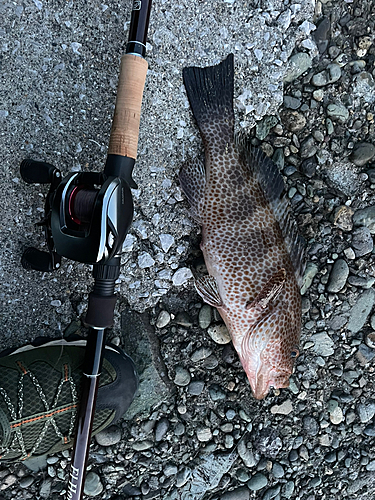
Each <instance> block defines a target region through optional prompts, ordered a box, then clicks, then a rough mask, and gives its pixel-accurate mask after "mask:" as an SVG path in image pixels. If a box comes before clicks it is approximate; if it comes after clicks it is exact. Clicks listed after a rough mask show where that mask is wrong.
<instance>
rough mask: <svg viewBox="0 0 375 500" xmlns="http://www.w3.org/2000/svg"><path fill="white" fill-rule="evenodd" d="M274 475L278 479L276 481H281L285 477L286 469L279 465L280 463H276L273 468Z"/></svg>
mask: <svg viewBox="0 0 375 500" xmlns="http://www.w3.org/2000/svg"><path fill="white" fill-rule="evenodd" d="M272 475H273V476H274V477H275V478H276V479H281V478H282V477H284V476H285V471H284V468H283V466H282V465H281V464H279V463H278V462H275V463H274V464H273V466H272Z"/></svg>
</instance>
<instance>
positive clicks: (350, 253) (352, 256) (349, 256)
mask: <svg viewBox="0 0 375 500" xmlns="http://www.w3.org/2000/svg"><path fill="white" fill-rule="evenodd" d="M344 255H345V257H346V258H347V259H348V260H354V259H355V251H354V250H353V249H352V248H351V247H349V248H345V250H344Z"/></svg>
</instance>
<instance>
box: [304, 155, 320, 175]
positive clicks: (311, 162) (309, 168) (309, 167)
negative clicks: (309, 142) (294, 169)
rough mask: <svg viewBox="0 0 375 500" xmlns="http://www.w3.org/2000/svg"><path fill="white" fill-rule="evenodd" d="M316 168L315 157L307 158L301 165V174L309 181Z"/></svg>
mask: <svg viewBox="0 0 375 500" xmlns="http://www.w3.org/2000/svg"><path fill="white" fill-rule="evenodd" d="M316 166H317V162H316V159H315V157H311V158H307V159H306V160H303V162H302V163H301V172H302V173H303V174H304V175H306V177H308V178H309V179H311V178H312V177H314V175H315V173H316Z"/></svg>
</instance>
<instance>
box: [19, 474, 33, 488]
mask: <svg viewBox="0 0 375 500" xmlns="http://www.w3.org/2000/svg"><path fill="white" fill-rule="evenodd" d="M34 480H35V478H33V477H32V476H25V477H23V478H22V479H21V480H20V487H21V488H23V489H26V488H29V487H30V486H31V485H32V484H33V482H34Z"/></svg>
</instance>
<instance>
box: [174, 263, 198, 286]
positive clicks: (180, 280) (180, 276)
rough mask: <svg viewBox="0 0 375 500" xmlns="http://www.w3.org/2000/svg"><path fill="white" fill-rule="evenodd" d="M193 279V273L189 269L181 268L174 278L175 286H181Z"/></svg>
mask: <svg viewBox="0 0 375 500" xmlns="http://www.w3.org/2000/svg"><path fill="white" fill-rule="evenodd" d="M192 277H193V273H192V272H191V270H190V269H189V268H188V267H181V268H180V269H178V270H177V271H176V272H175V273H174V275H173V276H172V283H173V285H174V286H181V285H183V284H184V283H186V282H187V281H189V280H190V279H191V278H192Z"/></svg>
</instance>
